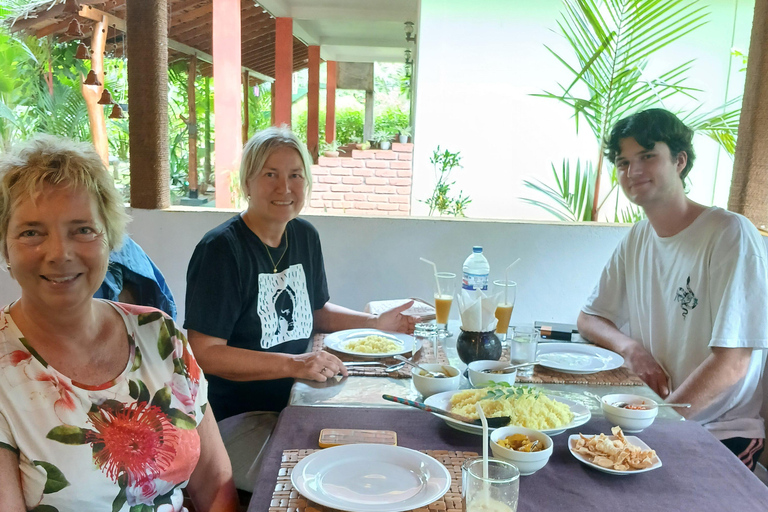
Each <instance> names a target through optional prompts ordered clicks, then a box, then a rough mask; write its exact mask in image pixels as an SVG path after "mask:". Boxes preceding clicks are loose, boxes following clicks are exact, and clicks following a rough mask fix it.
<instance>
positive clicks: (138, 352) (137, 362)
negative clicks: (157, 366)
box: [131, 346, 141, 372]
mask: <svg viewBox="0 0 768 512" xmlns="http://www.w3.org/2000/svg"><path fill="white" fill-rule="evenodd" d="M135 350H136V353H135V355H134V357H133V366H131V371H132V372H135V371H136V370H138V369H139V368H141V350H139V347H138V346H137V347H136V348H135Z"/></svg>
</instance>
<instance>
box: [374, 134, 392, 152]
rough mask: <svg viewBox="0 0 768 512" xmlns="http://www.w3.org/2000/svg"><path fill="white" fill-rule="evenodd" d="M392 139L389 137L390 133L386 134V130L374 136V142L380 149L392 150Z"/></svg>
mask: <svg viewBox="0 0 768 512" xmlns="http://www.w3.org/2000/svg"><path fill="white" fill-rule="evenodd" d="M391 138H392V137H391V136H390V135H389V133H388V132H385V131H384V130H380V131H378V132H376V133H375V134H374V136H373V140H374V141H375V142H376V144H377V145H378V146H379V149H389V148H391V147H392V142H391Z"/></svg>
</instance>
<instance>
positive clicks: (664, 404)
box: [611, 402, 691, 409]
mask: <svg viewBox="0 0 768 512" xmlns="http://www.w3.org/2000/svg"><path fill="white" fill-rule="evenodd" d="M611 405H612V406H614V407H626V406H628V405H630V404H629V403H627V402H616V403H613V404H611ZM639 405H642V404H639ZM690 406H691V404H668V403H666V402H657V403H656V407H681V408H685V409H687V408H688V407H690Z"/></svg>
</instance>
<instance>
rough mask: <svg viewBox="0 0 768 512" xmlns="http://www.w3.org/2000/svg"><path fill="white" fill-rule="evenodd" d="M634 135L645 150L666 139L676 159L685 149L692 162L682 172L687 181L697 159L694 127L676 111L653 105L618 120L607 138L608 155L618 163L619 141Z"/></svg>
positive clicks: (682, 177) (683, 178) (612, 160)
mask: <svg viewBox="0 0 768 512" xmlns="http://www.w3.org/2000/svg"><path fill="white" fill-rule="evenodd" d="M630 137H631V138H633V139H635V140H636V141H637V143H638V144H640V145H641V146H643V147H644V148H645V149H653V147H654V146H655V145H656V143H657V142H663V143H665V144H666V145H667V146H669V152H670V154H671V155H672V157H673V158H675V157H677V155H679V154H680V152H681V151H685V153H686V155H688V162H687V163H686V164H685V168H683V170H682V171H681V172H680V179H681V180H682V181H683V183H685V177H686V176H688V173H689V172H691V169H692V168H693V161H694V160H696V154H695V153H694V151H693V130H691V129H690V128H688V127H687V126H686V125H685V123H683V122H682V121H681V120H680V119H678V118H677V116H676V115H675V114H673V113H672V112H670V111H669V110H664V109H663V108H649V109H648V110H643V111H642V112H637V113H636V114H632V115H631V116H628V117H625V118H624V119H622V120H620V121H619V122H617V123H616V124H615V125H614V127H613V129H612V130H611V134H610V135H609V137H608V139H606V141H605V146H606V148H607V150H606V152H605V156H607V157H608V160H609V161H610V162H611V163H612V164H615V163H616V155H618V154H619V153H620V152H621V146H620V144H619V143H620V142H621V140H622V139H628V138H630Z"/></svg>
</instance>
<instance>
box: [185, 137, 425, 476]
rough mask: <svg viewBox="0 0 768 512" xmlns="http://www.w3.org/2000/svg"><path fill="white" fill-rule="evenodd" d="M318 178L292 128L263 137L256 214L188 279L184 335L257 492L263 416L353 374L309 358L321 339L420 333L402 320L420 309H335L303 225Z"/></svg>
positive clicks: (226, 228)
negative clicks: (342, 333)
mask: <svg viewBox="0 0 768 512" xmlns="http://www.w3.org/2000/svg"><path fill="white" fill-rule="evenodd" d="M310 169H311V159H310V157H309V154H308V152H307V150H306V148H305V146H304V144H303V143H301V142H300V141H299V140H298V138H297V137H296V135H295V134H294V133H293V132H291V131H290V130H289V129H287V128H276V127H272V128H268V129H266V130H263V131H261V132H259V133H257V134H256V135H254V136H253V137H252V138H251V139H250V140H249V141H248V142H247V143H246V145H245V148H244V149H243V156H242V163H241V166H240V183H241V189H242V191H243V193H244V194H245V195H246V197H247V199H248V208H247V210H246V211H244V212H242V213H241V214H239V215H237V216H235V217H233V218H232V219H230V220H228V221H227V222H225V223H223V224H222V225H220V226H218V227H216V228H214V229H213V230H211V231H209V232H208V233H207V234H206V235H205V236H204V237H203V239H202V240H201V241H200V243H199V244H198V245H197V247H196V248H195V252H194V254H193V255H192V259H191V260H190V263H189V269H188V271H187V296H186V318H185V322H184V327H185V328H186V329H187V330H188V334H189V341H190V343H191V344H192V348H193V350H194V353H195V356H196V358H197V361H198V363H199V364H200V366H201V367H202V368H203V371H204V372H205V374H206V375H207V376H208V378H209V401H210V403H211V406H212V408H213V412H214V414H215V415H216V417H217V419H218V420H219V421H220V428H221V430H222V437H224V441H225V444H226V445H227V449H228V451H229V452H230V457H231V458H232V459H233V465H234V466H235V467H234V471H235V481H236V484H237V485H238V487H240V488H243V489H245V490H249V491H250V490H252V482H251V480H253V478H254V477H255V470H256V467H254V461H253V458H258V453H259V452H258V450H260V446H261V443H260V442H259V441H261V439H253V436H252V435H251V433H252V432H254V431H262V434H259V435H260V436H262V437H263V436H264V435H266V436H268V433H269V431H270V430H271V422H273V421H274V415H272V414H263V413H264V412H270V411H272V412H277V411H280V410H281V409H282V408H283V407H285V405H286V403H287V400H288V393H289V391H290V387H291V385H292V383H293V379H309V380H315V381H319V382H324V381H326V380H327V379H330V378H332V377H334V376H336V375H338V374H341V375H346V374H347V372H346V369H345V368H344V366H343V365H342V364H341V361H340V360H339V359H338V358H337V357H336V356H334V355H332V354H330V353H328V352H325V351H321V352H306V350H307V347H308V344H309V342H310V340H311V338H312V333H313V332H334V331H339V330H343V329H353V328H360V327H373V328H377V329H382V330H386V331H399V332H412V331H413V324H414V320H413V318H412V317H406V316H404V315H402V314H401V312H402V311H404V310H405V309H407V308H408V307H410V305H411V303H407V304H404V305H403V306H400V307H398V308H395V309H392V310H390V311H387V312H385V313H382V314H381V315H378V316H374V315H369V314H367V313H361V312H357V311H352V310H350V309H347V308H343V307H341V306H337V305H335V304H332V303H331V302H328V299H329V296H328V286H327V283H326V279H325V269H324V264H323V255H322V250H321V246H320V239H319V236H318V233H317V231H316V230H315V228H314V227H313V226H312V225H311V224H310V223H309V222H307V221H305V220H303V219H298V218H297V217H298V215H299V212H300V211H301V209H302V208H303V206H304V202H305V198H306V196H307V194H308V192H309V191H310V189H311V183H312V178H311V174H310ZM222 420H224V421H222ZM246 433H248V434H247V435H248V437H247V442H246V441H245V440H244V438H243V436H244V435H246ZM237 440H240V441H243V442H242V443H240V444H238V443H236V442H235V441H237ZM265 440H266V439H263V441H265ZM252 446H255V447H256V448H255V449H256V451H255V455H253V452H254V448H252ZM247 447H250V448H247ZM245 450H247V452H248V453H244V451H245ZM238 461H239V462H238ZM238 465H242V466H243V467H241V468H238ZM257 465H258V461H256V463H255V466H257ZM244 473H246V474H247V475H248V476H247V477H246V475H244Z"/></svg>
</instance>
